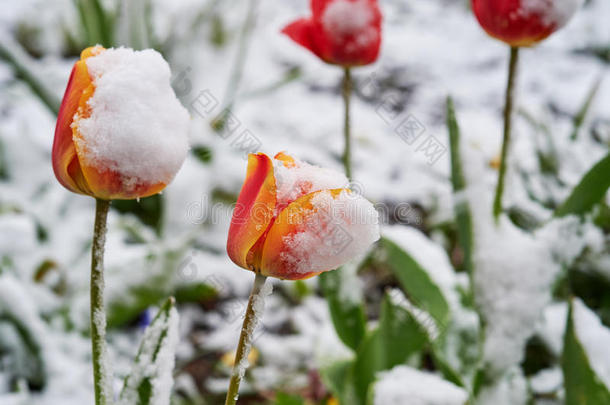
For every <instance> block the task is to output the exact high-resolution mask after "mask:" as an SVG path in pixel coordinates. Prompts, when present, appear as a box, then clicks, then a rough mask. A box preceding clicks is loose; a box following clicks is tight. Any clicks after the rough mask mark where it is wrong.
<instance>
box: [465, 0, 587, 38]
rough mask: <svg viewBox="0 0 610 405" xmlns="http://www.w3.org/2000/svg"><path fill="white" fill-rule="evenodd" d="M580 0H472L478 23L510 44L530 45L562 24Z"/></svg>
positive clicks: (569, 16) (577, 6) (580, 3)
mask: <svg viewBox="0 0 610 405" xmlns="http://www.w3.org/2000/svg"><path fill="white" fill-rule="evenodd" d="M582 3H583V0H472V10H473V11H474V14H475V16H476V17H477V20H478V21H479V24H481V27H483V29H484V30H485V31H486V32H487V33H488V34H489V35H490V36H492V37H494V38H496V39H499V40H500V41H503V42H506V43H507V44H508V45H510V46H533V45H535V44H537V43H538V42H540V41H542V40H543V39H545V38H547V37H548V36H549V35H551V34H552V33H554V32H555V31H557V30H558V29H560V28H561V27H563V26H564V25H565V24H566V23H567V22H568V21H569V20H570V18H571V17H572V15H574V13H575V12H576V10H578V8H579V7H580V6H581V5H582Z"/></svg>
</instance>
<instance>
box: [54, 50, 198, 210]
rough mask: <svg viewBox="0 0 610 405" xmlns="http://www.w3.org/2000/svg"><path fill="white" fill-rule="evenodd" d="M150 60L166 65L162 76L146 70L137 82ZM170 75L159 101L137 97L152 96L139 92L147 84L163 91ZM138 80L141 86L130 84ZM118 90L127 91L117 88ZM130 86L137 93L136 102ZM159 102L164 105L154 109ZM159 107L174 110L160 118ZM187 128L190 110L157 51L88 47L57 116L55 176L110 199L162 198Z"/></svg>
mask: <svg viewBox="0 0 610 405" xmlns="http://www.w3.org/2000/svg"><path fill="white" fill-rule="evenodd" d="M101 57H104V58H105V60H101ZM150 60H154V61H156V62H159V63H161V70H160V71H159V72H158V75H157V76H158V77H154V78H148V77H146V73H147V72H142V73H141V75H140V77H134V72H133V71H134V69H135V68H139V64H136V63H138V61H140V62H139V63H140V64H142V63H147V62H149V61H150ZM130 62H131V63H130ZM88 65H91V66H92V68H93V70H94V73H92V72H90V71H89V70H90V68H89V67H88ZM104 65H106V66H104ZM164 76H167V83H166V88H164V89H163V91H161V92H160V94H159V96H158V97H146V98H145V97H139V98H138V97H135V94H139V95H140V96H146V95H145V94H142V93H143V92H142V91H138V90H141V87H143V86H145V85H147V83H148V85H149V87H150V89H149V91H150V92H155V91H157V89H158V84H159V83H157V81H161V80H162V79H163V78H164ZM136 80H138V81H140V82H139V83H133V86H130V83H129V82H133V81H136ZM123 82H124V83H123ZM138 84H139V85H140V86H138ZM118 86H121V87H122V89H120V88H119V89H117V90H118V91H114V90H115V88H116V87H118ZM130 87H133V88H135V91H134V92H133V93H134V96H133V97H132V98H129V89H130ZM126 96H127V99H125V97H126ZM152 102H162V103H163V104H162V106H157V107H156V108H154V106H151V104H152ZM160 108H167V114H165V115H163V114H161V115H159V114H157V113H158V110H159V109H160ZM132 110H133V111H132ZM134 111H137V113H136V112H134ZM155 117H157V119H155ZM170 120H171V121H172V122H170ZM168 124H169V125H168ZM187 125H188V113H187V112H186V110H185V109H184V108H183V107H182V106H181V105H180V103H179V101H178V100H177V98H176V97H175V95H174V93H173V90H171V87H170V85H169V69H168V67H167V64H166V63H165V61H163V60H162V57H161V55H159V54H158V53H156V52H155V51H152V50H148V51H144V52H133V51H130V50H127V49H124V48H121V49H112V50H106V49H104V48H102V47H101V46H95V47H91V48H87V49H85V50H84V51H83V52H82V53H81V57H80V60H78V61H77V62H76V63H75V64H74V67H73V68H72V73H71V74H70V79H69V81H68V86H67V87H66V91H65V93H64V98H63V101H62V103H61V107H60V109H59V114H58V117H57V124H56V126H55V138H54V142H53V156H52V157H53V171H54V172H55V177H56V178H57V180H58V181H59V182H60V183H61V184H62V185H63V186H64V187H65V188H67V189H68V190H70V191H72V192H75V193H78V194H85V195H89V196H92V197H95V198H99V199H103V200H114V199H135V198H140V197H147V196H150V195H153V194H157V193H158V192H160V191H161V190H163V189H164V188H165V186H167V184H169V182H170V181H171V180H172V179H173V177H174V175H175V173H176V172H177V171H178V169H179V168H180V167H181V165H182V162H183V161H184V158H185V157H186V153H187V150H188V142H187V136H186V128H187ZM160 130H165V131H168V132H166V133H161V131H160Z"/></svg>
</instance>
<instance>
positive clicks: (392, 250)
mask: <svg viewBox="0 0 610 405" xmlns="http://www.w3.org/2000/svg"><path fill="white" fill-rule="evenodd" d="M381 246H382V247H383V248H384V249H385V255H386V260H387V265H388V266H389V268H390V270H391V271H392V273H394V275H395V276H396V278H397V279H398V281H399V282H400V285H401V287H402V288H403V290H404V291H405V292H406V293H407V295H408V296H409V298H410V299H411V300H412V302H413V304H414V305H416V306H418V307H420V308H421V309H423V310H425V311H427V312H428V313H430V315H432V317H433V318H434V319H435V321H436V322H437V324H439V325H444V324H446V322H447V320H448V318H449V304H448V303H447V300H446V298H445V297H444V295H443V292H442V291H441V289H440V288H439V286H438V285H436V284H435V282H434V281H433V280H432V278H431V277H430V275H429V274H428V272H427V271H426V270H424V268H422V266H421V265H420V264H419V263H418V262H417V261H415V259H414V258H413V257H412V256H411V255H409V254H408V253H407V252H405V251H404V250H403V249H402V248H401V247H400V246H398V245H397V244H396V243H394V242H393V241H391V240H390V239H388V238H386V237H382V238H381Z"/></svg>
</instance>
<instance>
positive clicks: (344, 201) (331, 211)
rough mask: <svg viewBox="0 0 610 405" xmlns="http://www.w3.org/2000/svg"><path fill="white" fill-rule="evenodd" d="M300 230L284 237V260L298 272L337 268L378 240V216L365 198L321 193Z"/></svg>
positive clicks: (350, 194) (344, 192) (305, 217)
mask: <svg viewBox="0 0 610 405" xmlns="http://www.w3.org/2000/svg"><path fill="white" fill-rule="evenodd" d="M311 204H312V206H313V207H312V209H311V210H310V211H309V212H307V213H305V214H304V215H303V222H302V224H300V225H299V230H298V231H297V232H296V233H294V234H290V235H287V236H285V237H284V243H285V245H286V247H287V249H286V250H285V251H284V252H282V253H281V257H282V259H283V260H285V262H286V263H288V264H289V265H290V266H291V267H293V268H294V269H296V271H297V272H301V273H306V272H310V271H328V270H333V269H336V268H337V267H339V266H341V265H342V264H344V263H347V262H348V261H349V260H351V259H353V258H354V257H356V256H358V255H361V254H362V253H364V252H365V251H366V250H367V249H368V248H369V247H370V245H371V244H372V243H373V242H375V241H377V240H378V239H379V214H378V213H377V211H376V210H375V208H374V207H373V204H371V203H370V202H369V201H368V200H366V199H365V198H364V197H362V196H360V195H357V194H355V193H351V192H348V191H345V190H344V191H341V192H340V193H339V194H338V195H337V196H336V197H333V196H332V194H331V193H330V191H322V192H320V193H318V194H316V195H315V196H314V197H313V198H312V199H311Z"/></svg>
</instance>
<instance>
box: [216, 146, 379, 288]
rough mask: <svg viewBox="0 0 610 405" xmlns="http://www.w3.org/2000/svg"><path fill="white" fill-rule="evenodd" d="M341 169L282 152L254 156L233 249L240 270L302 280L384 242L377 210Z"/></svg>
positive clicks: (231, 232) (240, 200) (238, 210)
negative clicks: (380, 236)
mask: <svg viewBox="0 0 610 405" xmlns="http://www.w3.org/2000/svg"><path fill="white" fill-rule="evenodd" d="M347 184H348V181H347V178H346V177H345V176H344V175H343V174H341V173H338V172H335V171H332V170H329V169H324V168H321V167H317V166H313V165H309V164H307V163H305V162H301V161H299V160H296V159H294V158H293V157H291V156H289V155H287V154H285V153H279V154H277V155H276V156H275V158H274V159H273V160H272V159H270V158H269V157H268V156H267V155H265V154H262V153H259V154H251V155H249V157H248V172H247V174H246V179H245V181H244V184H243V186H242V189H241V192H240V194H239V198H238V199H237V205H236V207H235V210H234V212H233V218H232V220H231V226H230V228H229V238H228V241H227V252H228V254H229V257H230V258H231V260H233V262H235V263H236V264H237V265H238V266H240V267H243V268H245V269H248V270H252V271H255V272H257V273H261V274H262V275H265V276H271V277H277V278H281V279H287V280H299V279H305V278H308V277H312V276H315V275H317V274H319V273H321V272H323V271H328V270H333V269H336V268H337V267H339V266H341V265H343V264H344V263H346V262H347V261H349V260H350V259H352V258H353V257H355V256H357V255H359V254H361V253H363V252H365V251H366V250H367V249H368V248H369V246H370V245H371V244H372V243H373V242H375V241H376V240H377V239H379V218H378V213H377V211H376V210H375V208H374V207H373V205H372V204H371V203H370V202H369V201H367V200H366V199H365V198H363V197H362V196H360V195H357V194H356V193H354V192H352V191H350V190H349V189H348V188H346V187H347Z"/></svg>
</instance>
